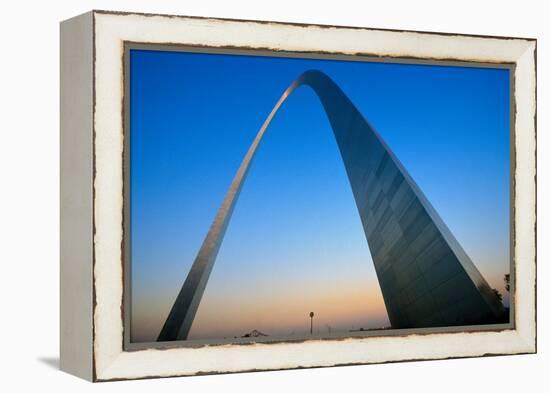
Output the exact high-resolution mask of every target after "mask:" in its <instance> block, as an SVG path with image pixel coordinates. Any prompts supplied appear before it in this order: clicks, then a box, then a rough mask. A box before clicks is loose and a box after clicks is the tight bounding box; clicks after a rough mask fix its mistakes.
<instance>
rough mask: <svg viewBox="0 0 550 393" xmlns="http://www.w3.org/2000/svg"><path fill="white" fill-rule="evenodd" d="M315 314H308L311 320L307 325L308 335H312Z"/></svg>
mask: <svg viewBox="0 0 550 393" xmlns="http://www.w3.org/2000/svg"><path fill="white" fill-rule="evenodd" d="M314 316H315V314H314V313H313V311H312V312H310V313H309V317H310V318H311V323H310V325H309V334H311V335H313V317H314Z"/></svg>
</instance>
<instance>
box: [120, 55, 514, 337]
mask: <svg viewBox="0 0 550 393" xmlns="http://www.w3.org/2000/svg"><path fill="white" fill-rule="evenodd" d="M125 55H126V68H127V69H126V73H127V76H128V77H127V84H126V92H127V94H126V97H125V99H126V100H127V101H126V110H127V114H126V116H127V117H126V118H127V120H128V121H127V128H126V136H127V138H126V146H127V152H126V167H127V171H126V176H127V178H126V179H127V182H128V184H129V186H128V188H127V192H126V195H125V196H126V200H125V203H126V205H127V208H126V214H125V220H126V221H125V225H127V227H128V228H129V231H128V232H129V236H127V238H126V245H127V249H128V251H129V252H127V253H126V256H127V261H126V263H127V272H128V273H129V274H127V277H126V280H127V281H126V283H127V287H128V292H127V298H128V301H127V314H128V315H129V318H128V319H127V320H126V323H127V324H129V329H128V331H129V337H128V338H127V339H128V341H129V343H130V344H134V343H136V344H140V343H141V344H147V343H149V344H154V343H163V342H174V341H176V342H184V343H198V344H201V343H202V344H209V343H227V342H237V343H238V342H247V341H270V340H275V341H277V340H303V339H308V338H327V339H329V338H332V337H335V338H337V337H354V336H365V335H372V334H378V335H381V334H382V335H384V334H399V333H400V332H403V331H418V332H422V331H426V332H433V331H437V330H438V329H453V328H455V329H456V328H459V329H461V330H464V329H468V328H470V329H473V330H479V329H484V328H485V329H499V328H501V329H502V328H505V327H508V326H509V322H510V309H511V307H512V301H511V299H512V297H511V285H510V284H511V280H510V273H511V271H512V269H511V266H512V265H511V263H512V261H511V256H510V225H511V222H510V198H511V196H510V171H511V169H510V168H511V147H510V140H511V126H510V124H511V111H510V107H511V84H510V80H511V73H512V70H511V69H510V68H509V67H507V66H500V65H486V64H473V65H472V64H471V63H466V64H460V63H455V64H449V63H441V64H438V63H428V62H411V61H396V60H394V61H391V62H388V61H383V60H372V59H366V60H361V61H358V60H356V59H350V58H345V57H340V58H323V57H318V58H313V57H300V56H299V55H293V54H286V55H285V54H278V55H275V56H274V55H266V54H262V53H257V52H250V53H243V52H242V51H241V52H240V53H230V52H224V53H221V52H218V53H216V52H214V53H212V52H211V51H210V52H208V51H204V50H202V51H197V50H192V49H185V48H184V49H181V48H180V49H178V48H170V47H159V46H156V47H155V46H151V45H149V46H147V45H141V46H140V45H135V46H131V45H130V46H129V47H128V48H126V52H125ZM411 329H412V330H411Z"/></svg>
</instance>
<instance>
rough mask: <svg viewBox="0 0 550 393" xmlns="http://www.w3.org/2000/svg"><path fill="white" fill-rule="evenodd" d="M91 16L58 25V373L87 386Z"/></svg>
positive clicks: (89, 365)
mask: <svg viewBox="0 0 550 393" xmlns="http://www.w3.org/2000/svg"><path fill="white" fill-rule="evenodd" d="M92 19H93V13H92V12H88V13H85V14H82V15H80V16H76V17H74V18H71V19H68V20H66V21H63V22H61V24H60V288H59V289H60V320H59V323H60V337H59V343H60V347H59V352H60V368H61V370H63V371H66V372H67V373H70V374H73V375H75V376H77V377H80V378H83V379H86V380H88V381H92V380H93V359H92V357H93V352H92V347H93V336H92V334H93V333H92V329H93V327H92V326H93V325H92V322H93V321H92V313H93V310H92V291H93V282H92V260H93V222H92V212H93V189H92V180H93V179H92V177H93V164H92V161H93V157H92V152H93V142H92V130H93V114H92V103H93V87H92V81H93V54H92V52H93V49H92V47H93V31H92V29H93V27H92V25H93V20H92Z"/></svg>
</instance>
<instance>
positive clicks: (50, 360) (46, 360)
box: [37, 356, 59, 370]
mask: <svg viewBox="0 0 550 393" xmlns="http://www.w3.org/2000/svg"><path fill="white" fill-rule="evenodd" d="M37 360H38V361H39V362H40V363H42V364H45V365H46V366H48V367H50V368H53V369H55V370H59V357H58V356H56V357H47V356H45V357H39V358H38V359H37Z"/></svg>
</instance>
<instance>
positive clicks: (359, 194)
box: [157, 70, 507, 341]
mask: <svg viewBox="0 0 550 393" xmlns="http://www.w3.org/2000/svg"><path fill="white" fill-rule="evenodd" d="M302 85H307V86H309V87H311V88H312V89H313V90H314V92H315V93H316V94H317V96H318V97H319V99H320V101H321V103H322V105H323V107H324V110H325V112H326V114H327V116H328V119H329V122H330V124H331V127H332V130H333V132H334V137H335V138H336V142H337V144H338V148H339V150H340V154H341V157H342V160H343V162H344V166H345V168H346V173H347V176H348V179H349V182H350V185H351V188H352V192H353V195H354V198H355V202H356V205H357V209H358V212H359V215H360V217H361V222H362V225H363V229H364V232H365V236H366V238H367V242H368V245H369V248H370V251H371V255H372V259H373V261H374V266H375V269H376V274H377V276H378V281H379V283H380V288H381V290H382V295H383V298H384V303H385V305H386V309H387V312H388V316H389V319H390V323H391V325H392V327H393V328H420V327H438V326H459V325H471V324H481V323H483V324H485V323H498V322H506V321H504V319H505V318H507V317H506V313H505V312H504V308H503V306H502V303H501V302H500V300H499V299H498V298H497V296H496V295H495V294H494V293H493V291H492V289H491V288H490V287H489V285H488V284H487V282H486V281H485V279H484V278H483V277H482V275H481V274H480V273H479V271H478V270H477V268H476V267H475V266H474V264H473V263H472V261H471V260H470V258H469V257H468V255H467V254H466V252H465V251H464V250H463V249H462V247H461V246H460V244H459V243H458V242H457V241H456V239H455V238H454V236H453V235H452V234H451V232H450V230H449V229H448V228H447V226H446V225H445V224H444V222H443V221H442V220H441V218H440V217H439V215H438V214H437V212H436V211H435V209H434V208H433V207H432V205H431V204H430V202H429V201H428V200H427V198H426V197H425V196H424V194H423V193H422V192H421V190H420V189H419V188H418V186H417V185H416V183H415V182H414V181H413V179H412V178H411V177H410V175H409V174H408V173H407V171H406V170H405V168H404V167H403V165H402V164H401V163H400V162H399V160H398V159H397V158H396V157H395V155H394V154H393V153H392V151H391V150H390V148H389V147H388V146H387V145H386V144H385V143H384V141H383V140H382V138H381V137H380V136H379V135H378V133H377V132H376V131H375V130H374V129H373V127H371V125H370V124H369V123H368V121H367V120H366V119H365V118H364V117H363V116H362V115H361V113H360V112H359V111H358V110H357V108H356V107H355V106H354V105H353V103H352V102H351V101H350V100H349V98H348V97H347V96H346V95H345V94H344V92H343V91H342V90H341V89H340V88H339V87H338V86H337V85H336V84H335V83H334V82H333V81H332V80H331V79H330V78H329V77H328V76H327V75H325V74H324V73H322V72H320V71H316V70H310V71H307V72H305V73H303V74H302V75H301V76H300V77H298V79H296V80H295V81H294V82H293V83H292V84H291V85H290V86H289V87H288V88H287V89H286V91H285V92H284V93H283V95H282V96H281V98H279V100H278V101H277V104H276V105H275V107H274V108H273V109H272V111H271V113H270V114H269V116H268V117H267V119H266V120H265V122H264V124H263V125H262V127H261V128H260V131H259V132H258V134H257V135H256V137H255V139H254V141H253V142H252V145H251V146H250V148H249V149H248V152H247V153H246V155H245V157H244V159H243V161H242V163H241V165H240V167H239V169H238V171H237V174H236V175H235V177H234V179H233V181H232V183H231V186H230V187H229V191H228V192H227V194H226V196H225V198H224V200H223V203H222V205H221V207H220V208H219V210H218V213H217V215H216V217H215V219H214V222H213V223H212V225H211V227H210V229H209V231H208V234H207V235H206V238H205V240H204V242H203V244H202V246H201V248H200V250H199V252H198V254H197V257H196V259H195V261H194V263H193V265H192V267H191V270H190V271H189V273H188V275H187V278H186V279H185V282H184V283H183V286H182V288H181V290H180V292H179V294H178V296H177V298H176V300H175V302H174V305H173V306H172V309H171V310H170V313H169V315H168V317H167V319H166V322H165V323H164V326H163V327H162V330H161V332H160V334H159V336H158V339H157V341H174V340H185V339H186V338H187V336H188V334H189V330H190V329H191V325H192V323H193V319H194V317H195V314H196V312H197V309H198V307H199V303H200V301H201V298H202V295H203V293H204V289H205V287H206V284H207V282H208V278H209V276H210V272H211V271H212V268H213V266H214V262H215V260H216V256H217V254H218V251H219V249H220V246H221V243H222V241H223V237H224V234H225V231H226V229H227V226H228V223H229V221H230V219H231V214H232V212H233V208H234V206H235V203H236V201H237V198H238V196H239V192H240V190H241V188H242V186H243V183H244V181H245V179H246V174H247V172H248V170H249V168H250V165H251V164H252V161H253V159H254V156H255V154H256V152H257V150H258V147H259V146H260V143H261V141H262V139H263V136H264V134H265V132H266V131H267V129H268V127H269V124H270V123H271V121H272V120H273V118H274V116H275V114H276V113H277V111H278V110H279V108H280V107H281V105H282V104H283V102H284V101H285V100H286V98H287V97H288V96H289V95H290V94H292V92H293V91H294V90H296V89H297V88H298V87H300V86H302Z"/></svg>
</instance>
